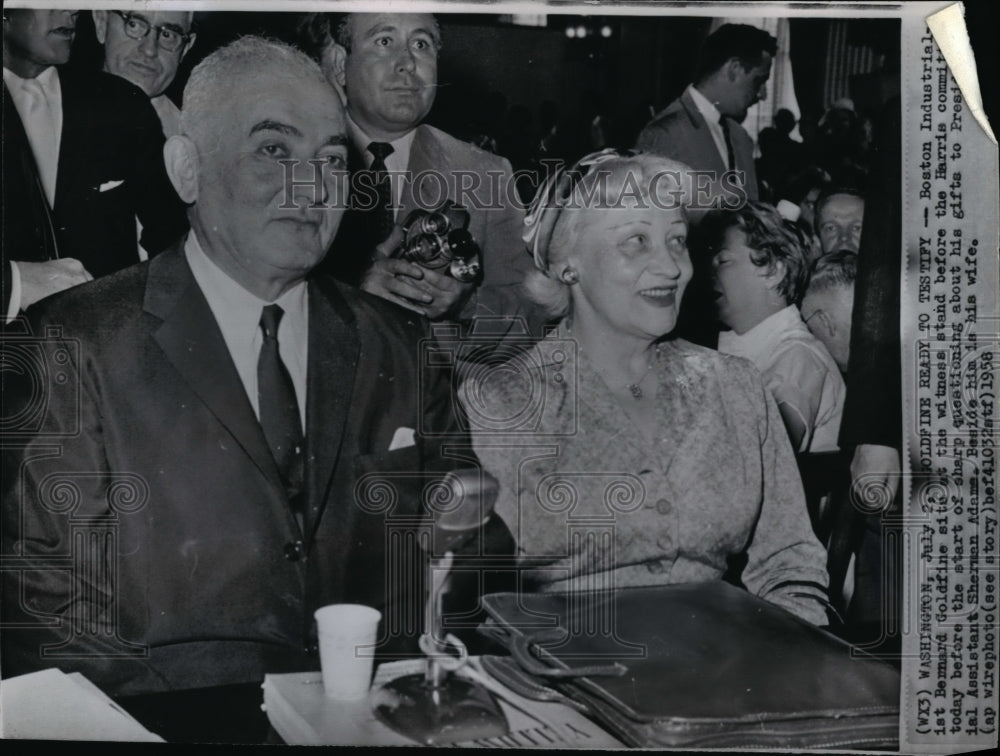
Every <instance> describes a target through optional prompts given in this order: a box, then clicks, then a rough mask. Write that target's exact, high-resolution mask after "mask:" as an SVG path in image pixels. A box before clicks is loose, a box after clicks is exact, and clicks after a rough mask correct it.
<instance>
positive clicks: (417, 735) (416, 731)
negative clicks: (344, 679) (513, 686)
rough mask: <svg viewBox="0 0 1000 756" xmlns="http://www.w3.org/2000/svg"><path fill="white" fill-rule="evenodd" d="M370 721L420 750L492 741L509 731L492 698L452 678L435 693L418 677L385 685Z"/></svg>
mask: <svg viewBox="0 0 1000 756" xmlns="http://www.w3.org/2000/svg"><path fill="white" fill-rule="evenodd" d="M375 716H377V717H378V719H379V720H380V721H381V722H382V723H383V724H385V725H387V726H389V727H391V728H392V729H393V730H395V731H396V732H398V733H400V734H401V735H405V736H406V737H408V738H411V739H413V740H415V741H417V742H418V743H420V744H421V745H444V744H446V743H463V742H468V741H472V740H481V739H484V738H495V737H499V736H501V735H506V734H507V732H508V729H509V728H508V726H507V718H506V717H505V716H504V713H503V711H502V710H501V709H500V705H499V704H498V703H497V700H496V698H494V697H493V694H492V693H490V691H488V690H487V689H486V688H484V687H483V686H482V685H479V684H478V683H475V682H472V681H470V680H463V679H461V678H459V677H456V676H455V675H449V676H448V677H446V678H445V679H444V681H443V682H442V683H441V684H440V685H438V686H436V687H435V686H434V685H432V684H431V683H429V682H427V679H426V676H425V675H424V674H423V673H421V674H416V675H407V676H406V677H399V678H397V679H395V680H393V681H392V682H390V683H387V684H386V685H385V686H384V687H383V688H382V689H381V690H380V691H378V694H377V698H376V706H375Z"/></svg>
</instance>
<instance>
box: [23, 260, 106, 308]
mask: <svg viewBox="0 0 1000 756" xmlns="http://www.w3.org/2000/svg"><path fill="white" fill-rule="evenodd" d="M17 269H18V272H19V273H20V274H21V309H22V310H23V309H25V308H26V307H28V306H29V305H33V304H34V303H35V302H37V301H38V300H40V299H45V297H48V296H51V295H52V294H55V293H57V292H60V291H62V290H63V289H69V288H70V287H73V286H78V285H79V284H82V283H87V281H93V280H94V277H93V276H92V275H90V273H88V272H87V269H86V268H84V267H83V264H82V263H81V262H80V261H79V260H74V259H73V258H72V257H64V258H62V259H60V260H49V261H47V262H21V261H18V262H17Z"/></svg>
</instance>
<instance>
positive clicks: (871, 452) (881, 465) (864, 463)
mask: <svg viewBox="0 0 1000 756" xmlns="http://www.w3.org/2000/svg"><path fill="white" fill-rule="evenodd" d="M901 471H902V464H901V460H900V457H899V449H896V448H894V447H892V446H878V445H876V444H861V445H860V446H858V448H857V449H855V450H854V459H853V460H851V489H852V491H853V493H854V496H856V497H857V501H860V502H863V503H864V505H865V506H866V507H869V508H870V505H871V504H874V503H875V501H873V500H874V499H875V497H876V496H877V497H878V500H881V499H882V495H881V494H875V491H877V490H884V491H885V492H886V493H887V496H888V501H887V502H885V508H884V511H889V510H890V508H891V507H892V506H893V502H894V501H895V500H896V493H897V492H898V491H899V480H900V477H901V476H900V473H901ZM873 494H874V495H873Z"/></svg>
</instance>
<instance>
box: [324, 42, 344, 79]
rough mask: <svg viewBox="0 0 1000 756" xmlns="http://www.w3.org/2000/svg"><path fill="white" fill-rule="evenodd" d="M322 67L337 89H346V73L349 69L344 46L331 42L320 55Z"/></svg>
mask: <svg viewBox="0 0 1000 756" xmlns="http://www.w3.org/2000/svg"><path fill="white" fill-rule="evenodd" d="M320 66H321V68H322V69H323V74H324V75H325V76H326V78H327V80H328V81H329V82H330V83H331V84H333V85H334V86H335V87H340V88H343V87H344V82H345V81H346V80H347V76H346V74H345V72H344V71H345V69H346V67H347V50H345V49H344V46H343V45H339V44H337V43H336V42H334V41H333V40H330V42H329V43H328V44H327V45H326V47H324V48H323V52H322V54H321V55H320Z"/></svg>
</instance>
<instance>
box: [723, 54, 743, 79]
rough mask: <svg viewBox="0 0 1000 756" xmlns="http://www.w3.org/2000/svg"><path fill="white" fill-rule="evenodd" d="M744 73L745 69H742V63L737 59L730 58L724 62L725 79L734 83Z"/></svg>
mask: <svg viewBox="0 0 1000 756" xmlns="http://www.w3.org/2000/svg"><path fill="white" fill-rule="evenodd" d="M745 72H746V69H745V68H744V67H743V61H741V60H740V59H739V58H730V59H729V60H727V61H726V78H727V79H728V80H729V81H736V80H737V79H739V78H740V76H741V75H742V74H744V73H745Z"/></svg>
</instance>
